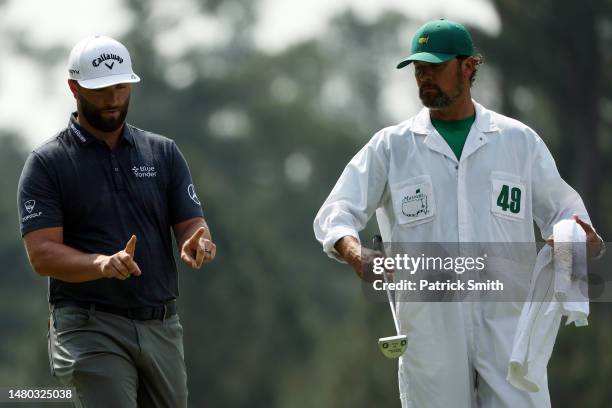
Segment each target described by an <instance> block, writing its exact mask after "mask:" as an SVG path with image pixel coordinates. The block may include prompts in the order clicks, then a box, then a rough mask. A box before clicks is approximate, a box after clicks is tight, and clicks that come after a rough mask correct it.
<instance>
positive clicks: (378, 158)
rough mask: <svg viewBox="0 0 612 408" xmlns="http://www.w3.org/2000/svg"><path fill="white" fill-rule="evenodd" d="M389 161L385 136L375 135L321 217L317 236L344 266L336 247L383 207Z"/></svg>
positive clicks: (352, 163)
mask: <svg viewBox="0 0 612 408" xmlns="http://www.w3.org/2000/svg"><path fill="white" fill-rule="evenodd" d="M388 170H389V159H388V155H387V154H386V150H385V143H384V138H383V135H382V134H381V133H379V134H377V135H375V136H374V137H373V138H372V139H371V140H370V142H369V143H368V144H367V145H365V146H364V147H363V148H362V149H361V150H360V151H359V152H358V153H357V154H356V155H355V156H354V157H353V158H352V159H351V161H350V162H349V163H348V165H347V166H346V167H345V169H344V171H343V172H342V174H341V175H340V178H339V179H338V181H337V182H336V185H335V186H334V188H333V190H332V192H331V193H330V195H329V197H327V200H325V202H324V203H323V206H322V207H321V209H320V210H319V212H318V213H317V216H316V218H315V220H314V225H313V226H314V233H315V237H316V238H317V240H318V241H319V242H320V243H321V244H322V245H323V251H324V252H325V253H327V254H328V255H329V256H330V257H331V258H334V259H336V260H338V261H340V262H344V260H343V259H342V258H341V257H340V254H338V252H337V251H336V250H335V248H334V245H335V243H336V242H337V241H338V240H339V239H340V238H342V237H344V236H347V235H350V236H352V237H355V238H357V239H358V240H359V231H361V230H362V229H363V228H365V226H366V224H367V222H368V220H369V219H370V217H372V215H373V214H374V211H376V209H377V208H378V207H379V205H380V201H381V197H382V196H383V193H384V190H385V186H386V184H387V178H388Z"/></svg>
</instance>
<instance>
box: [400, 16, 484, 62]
mask: <svg viewBox="0 0 612 408" xmlns="http://www.w3.org/2000/svg"><path fill="white" fill-rule="evenodd" d="M410 53H411V55H410V56H409V57H408V58H406V59H405V60H404V61H402V62H400V63H399V64H398V66H397V69H400V68H404V67H405V66H406V65H409V64H410V63H411V62H412V61H424V62H430V63H432V64H440V63H442V62H446V61H448V60H451V59H453V58H455V57H456V56H458V55H474V44H473V43H472V36H470V33H469V32H468V30H467V29H466V28H465V27H464V26H462V25H461V24H459V23H456V22H454V21H450V20H445V19H440V20H434V21H430V22H428V23H426V24H425V25H424V26H422V27H421V28H419V29H418V30H417V32H416V33H415V34H414V37H412V44H411V47H410Z"/></svg>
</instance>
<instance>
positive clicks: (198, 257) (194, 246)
mask: <svg viewBox="0 0 612 408" xmlns="http://www.w3.org/2000/svg"><path fill="white" fill-rule="evenodd" d="M204 231H205V229H204V227H200V228H198V230H197V231H196V232H195V233H194V234H193V235H192V236H191V237H190V238H189V239H187V241H185V243H184V244H183V247H182V248H181V260H182V261H183V262H185V263H186V264H187V265H189V266H191V267H192V268H197V269H199V268H200V267H201V266H202V264H204V263H208V262H211V261H212V260H213V259H215V255H216V253H217V246H216V245H215V243H214V242H212V241H211V240H209V239H206V238H202V235H204Z"/></svg>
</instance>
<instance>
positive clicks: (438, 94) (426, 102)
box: [419, 69, 465, 110]
mask: <svg viewBox="0 0 612 408" xmlns="http://www.w3.org/2000/svg"><path fill="white" fill-rule="evenodd" d="M424 88H429V89H431V90H434V91H435V92H423V89H424ZM464 88H465V87H464V85H463V81H461V70H460V69H459V70H458V71H457V86H456V87H455V92H454V95H453V96H450V95H448V94H446V93H444V92H443V91H442V89H440V87H439V86H438V85H436V84H429V83H428V84H423V85H422V86H421V88H419V98H420V99H421V102H422V103H423V106H425V107H427V108H429V109H434V110H438V109H446V108H448V107H449V106H451V105H452V104H453V102H454V101H455V100H456V99H457V98H459V97H460V96H461V95H462V94H463V91H464Z"/></svg>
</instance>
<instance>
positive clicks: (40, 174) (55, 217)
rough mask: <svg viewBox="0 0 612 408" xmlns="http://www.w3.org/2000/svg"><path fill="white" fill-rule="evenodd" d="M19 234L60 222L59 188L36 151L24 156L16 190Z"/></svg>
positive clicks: (54, 225)
mask: <svg viewBox="0 0 612 408" xmlns="http://www.w3.org/2000/svg"><path fill="white" fill-rule="evenodd" d="M17 207H18V210H19V222H20V229H21V236H24V235H25V234H27V233H28V232H31V231H34V230H38V229H42V228H52V227H61V226H63V215H62V205H61V199H60V190H59V188H58V186H57V183H56V182H55V181H54V179H53V176H52V174H51V173H50V170H49V168H48V167H47V166H45V164H44V162H43V161H42V159H41V158H40V157H39V156H38V155H37V154H36V152H32V153H30V155H29V156H28V158H27V160H26V162H25V165H24V167H23V171H22V172H21V177H20V179H19V187H18V191H17Z"/></svg>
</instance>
